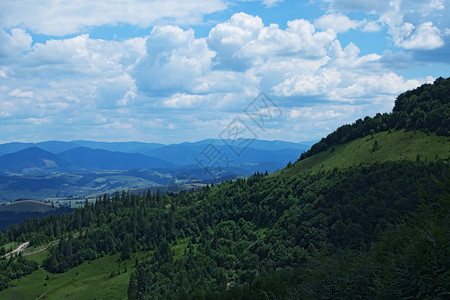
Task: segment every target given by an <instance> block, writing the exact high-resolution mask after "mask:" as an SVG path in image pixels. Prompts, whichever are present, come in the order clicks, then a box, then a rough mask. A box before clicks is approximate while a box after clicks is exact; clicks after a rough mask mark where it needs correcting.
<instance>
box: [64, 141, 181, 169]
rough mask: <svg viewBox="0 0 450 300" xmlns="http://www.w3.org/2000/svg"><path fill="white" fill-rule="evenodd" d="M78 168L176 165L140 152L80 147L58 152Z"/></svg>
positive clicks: (156, 167) (137, 167) (141, 167)
mask: <svg viewBox="0 0 450 300" xmlns="http://www.w3.org/2000/svg"><path fill="white" fill-rule="evenodd" d="M58 157H60V158H62V159H64V160H66V161H68V162H69V163H71V164H72V165H73V166H76V167H77V168H78V169H84V170H91V171H92V170H131V169H159V168H172V167H174V165H173V164H172V163H169V162H167V161H164V160H162V159H159V158H155V157H148V156H145V155H143V154H140V153H123V152H111V151H108V150H99V149H96V150H94V149H90V148H86V147H78V148H75V149H71V150H68V151H64V152H61V153H59V154H58Z"/></svg>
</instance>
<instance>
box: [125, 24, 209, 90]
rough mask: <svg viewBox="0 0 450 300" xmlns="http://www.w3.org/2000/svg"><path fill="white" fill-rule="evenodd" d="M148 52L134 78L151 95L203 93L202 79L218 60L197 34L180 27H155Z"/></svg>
mask: <svg viewBox="0 0 450 300" xmlns="http://www.w3.org/2000/svg"><path fill="white" fill-rule="evenodd" d="M146 51H147V53H146V54H145V56H144V57H143V58H141V59H140V60H139V62H138V64H137V65H136V66H135V69H134V71H133V75H134V77H135V78H136V83H137V85H138V87H139V89H140V90H141V91H143V92H147V93H149V94H151V93H155V92H157V91H159V92H162V93H164V92H170V93H176V92H184V91H191V92H193V91H196V90H197V89H201V88H202V84H201V83H202V82H201V81H200V78H201V76H203V75H204V74H205V73H206V72H208V71H209V70H210V68H211V59H212V57H213V56H214V53H213V52H212V51H211V50H209V49H208V46H207V44H206V41H205V39H203V38H200V39H196V38H195V37H194V31H193V30H191V29H189V30H186V31H184V30H183V29H181V28H179V27H176V26H163V27H155V28H154V29H153V30H152V32H151V34H150V37H149V38H148V39H147V49H146Z"/></svg>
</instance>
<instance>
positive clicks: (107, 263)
mask: <svg viewBox="0 0 450 300" xmlns="http://www.w3.org/2000/svg"><path fill="white" fill-rule="evenodd" d="M140 256H142V253H140V254H139V253H135V254H133V256H132V258H131V259H130V260H128V261H127V262H126V265H127V272H126V273H124V269H125V263H120V264H119V263H117V258H118V257H119V254H116V255H112V256H104V257H102V258H99V259H96V260H94V261H92V262H91V263H88V262H85V263H83V264H81V265H80V266H78V267H75V268H73V269H71V270H69V271H67V272H66V273H62V274H52V273H49V272H47V271H45V270H43V269H39V270H37V271H35V272H34V273H32V274H30V275H28V276H25V277H23V278H21V279H17V280H14V281H12V282H11V287H9V288H8V289H6V290H4V291H2V292H0V299H4V300H8V299H11V300H13V299H14V300H16V299H126V298H127V295H126V293H127V289H128V282H129V279H130V274H131V271H132V270H133V269H134V261H135V259H136V258H139V257H140ZM30 257H31V255H30ZM35 258H36V257H35ZM33 259H34V258H33ZM37 259H40V258H37ZM119 270H120V274H119V275H116V276H114V277H112V278H110V274H111V273H112V272H113V271H114V272H115V273H116V274H117V273H118V271H119ZM47 276H48V277H49V279H48V280H46V278H47ZM45 284H46V285H45Z"/></svg>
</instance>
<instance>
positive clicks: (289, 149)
mask: <svg viewBox="0 0 450 300" xmlns="http://www.w3.org/2000/svg"><path fill="white" fill-rule="evenodd" d="M227 143H228V144H227ZM239 144H240V145H248V147H242V146H241V147H239V146H236V145H235V143H233V142H232V141H222V140H217V139H214V140H213V139H210V140H203V141H200V142H195V143H181V144H173V145H168V146H163V147H160V148H157V149H154V150H151V151H148V152H146V153H145V154H146V155H148V156H153V157H159V158H161V159H164V160H167V161H171V162H173V163H174V164H176V165H177V166H186V165H192V164H194V165H195V164H198V160H203V158H205V159H208V157H214V156H215V157H214V159H215V158H217V159H219V160H221V161H222V162H223V161H224V160H226V161H228V162H229V163H231V164H242V163H261V162H275V163H278V165H279V167H280V168H281V167H284V166H285V165H286V164H287V163H288V162H289V161H295V160H297V158H298V156H299V155H300V154H301V153H302V152H304V151H306V150H308V149H309V146H306V145H303V144H298V143H290V142H281V141H261V140H253V141H250V140H243V141H240V142H239ZM214 159H213V160H214Z"/></svg>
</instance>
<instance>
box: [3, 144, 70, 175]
mask: <svg viewBox="0 0 450 300" xmlns="http://www.w3.org/2000/svg"><path fill="white" fill-rule="evenodd" d="M69 169H72V166H71V165H70V163H68V162H67V161H65V160H64V159H62V158H60V157H58V156H57V155H55V154H53V153H50V152H48V151H45V150H42V149H40V148H37V147H30V148H27V149H24V150H20V151H17V152H14V153H9V154H5V155H3V156H2V157H0V170H2V171H3V172H5V171H6V172H13V173H22V174H35V173H38V174H42V173H51V172H54V171H62V170H69Z"/></svg>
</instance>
